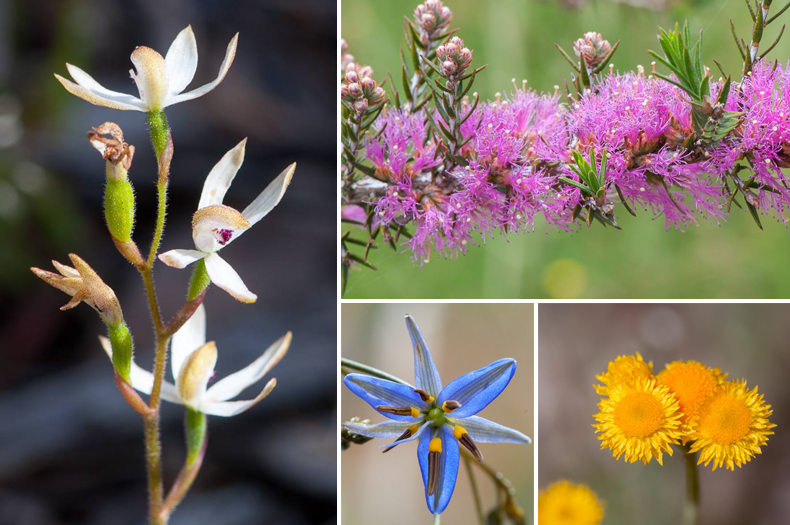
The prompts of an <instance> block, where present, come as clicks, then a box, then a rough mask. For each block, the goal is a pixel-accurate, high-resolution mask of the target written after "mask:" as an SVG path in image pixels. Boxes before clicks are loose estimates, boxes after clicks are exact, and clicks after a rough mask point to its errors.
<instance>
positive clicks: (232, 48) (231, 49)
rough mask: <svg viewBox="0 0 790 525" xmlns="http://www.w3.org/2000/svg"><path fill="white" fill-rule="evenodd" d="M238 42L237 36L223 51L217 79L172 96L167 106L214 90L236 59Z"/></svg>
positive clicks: (237, 35)
mask: <svg viewBox="0 0 790 525" xmlns="http://www.w3.org/2000/svg"><path fill="white" fill-rule="evenodd" d="M238 41H239V34H238V33H236V35H235V36H234V37H233V38H232V39H231V41H230V43H229V44H228V49H227V50H226V51H225V59H224V60H223V61H222V65H221V66H220V68H219V73H218V74H217V78H216V79H214V80H213V81H212V82H209V83H208V84H206V85H204V86H201V87H199V88H197V89H193V90H192V91H188V92H186V93H181V94H180V95H175V96H172V97H170V98H169V99H168V101H167V104H166V105H167V106H172V105H173V104H178V103H179V102H185V101H187V100H192V99H194V98H198V97H202V96H203V95H205V94H206V93H208V92H209V91H212V90H213V89H214V88H216V87H217V86H218V85H219V84H220V82H222V81H223V80H224V79H225V75H227V74H228V70H229V69H230V66H231V64H233V59H234V58H235V57H236V44H237V43H238Z"/></svg>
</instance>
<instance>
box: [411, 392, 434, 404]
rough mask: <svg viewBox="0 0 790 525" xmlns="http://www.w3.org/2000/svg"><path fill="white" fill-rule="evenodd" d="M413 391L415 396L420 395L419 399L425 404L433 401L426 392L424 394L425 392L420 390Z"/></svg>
mask: <svg viewBox="0 0 790 525" xmlns="http://www.w3.org/2000/svg"><path fill="white" fill-rule="evenodd" d="M414 391H415V392H417V394H419V395H420V399H422V400H423V401H425V402H426V403H430V402H431V401H433V396H430V395H428V392H426V391H425V390H420V389H419V388H415V389H414Z"/></svg>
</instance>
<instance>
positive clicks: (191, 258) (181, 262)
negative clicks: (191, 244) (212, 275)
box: [159, 250, 206, 269]
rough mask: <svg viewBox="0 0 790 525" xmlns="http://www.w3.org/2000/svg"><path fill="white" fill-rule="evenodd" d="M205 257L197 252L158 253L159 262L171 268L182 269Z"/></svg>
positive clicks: (175, 251) (172, 251)
mask: <svg viewBox="0 0 790 525" xmlns="http://www.w3.org/2000/svg"><path fill="white" fill-rule="evenodd" d="M205 256H206V254H205V253H203V252H199V251H197V250H170V251H169V252H165V253H160V254H159V260H160V261H162V262H163V263H165V264H166V265H168V266H170V267H171V268H178V269H182V268H186V267H187V266H188V265H190V264H192V263H193V262H195V261H198V260H200V259H202V258H203V257H205Z"/></svg>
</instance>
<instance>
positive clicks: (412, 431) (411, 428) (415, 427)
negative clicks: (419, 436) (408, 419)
mask: <svg viewBox="0 0 790 525" xmlns="http://www.w3.org/2000/svg"><path fill="white" fill-rule="evenodd" d="M419 429H420V424H419V423H415V424H413V425H412V426H410V427H409V432H411V433H412V435H414V434H416V433H417V430H419Z"/></svg>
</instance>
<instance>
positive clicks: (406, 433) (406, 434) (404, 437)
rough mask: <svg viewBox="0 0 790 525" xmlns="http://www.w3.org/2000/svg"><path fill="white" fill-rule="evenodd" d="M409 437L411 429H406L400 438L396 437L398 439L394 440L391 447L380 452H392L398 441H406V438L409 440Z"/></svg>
mask: <svg viewBox="0 0 790 525" xmlns="http://www.w3.org/2000/svg"><path fill="white" fill-rule="evenodd" d="M411 435H412V432H411V429H406V432H404V433H403V434H401V435H400V437H398V439H396V440H395V441H394V442H393V443H392V445H391V446H389V447H387V448H385V449H384V450H382V452H389V451H390V450H392V449H393V448H395V447H396V446H397V445H398V441H401V440H403V439H408V438H410V437H411Z"/></svg>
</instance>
